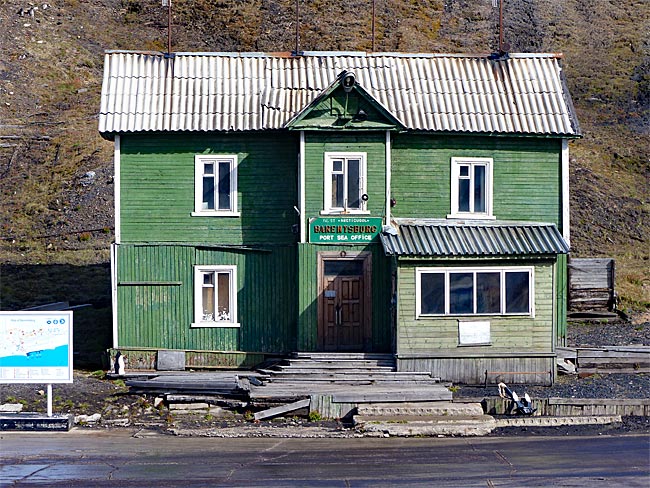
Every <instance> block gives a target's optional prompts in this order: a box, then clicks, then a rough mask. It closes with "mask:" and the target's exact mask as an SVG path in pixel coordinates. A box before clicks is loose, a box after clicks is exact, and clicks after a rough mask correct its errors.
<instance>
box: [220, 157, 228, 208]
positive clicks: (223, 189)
mask: <svg viewBox="0 0 650 488" xmlns="http://www.w3.org/2000/svg"><path fill="white" fill-rule="evenodd" d="M219 210H230V162H228V161H225V162H220V163H219Z"/></svg>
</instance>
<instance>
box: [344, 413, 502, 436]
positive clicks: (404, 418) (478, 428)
mask: <svg viewBox="0 0 650 488" xmlns="http://www.w3.org/2000/svg"><path fill="white" fill-rule="evenodd" d="M354 424H355V427H356V428H357V429H358V430H360V431H363V432H376V433H377V434H380V435H384V436H398V437H411V436H438V435H454V436H481V435H487V434H489V433H490V432H492V431H493V430H494V429H495V428H496V425H497V424H496V421H495V420H494V418H493V417H491V416H489V415H453V416H448V415H429V416H420V415H415V416H409V415H397V416H394V417H388V416H383V415H381V416H366V415H355V416H354Z"/></svg>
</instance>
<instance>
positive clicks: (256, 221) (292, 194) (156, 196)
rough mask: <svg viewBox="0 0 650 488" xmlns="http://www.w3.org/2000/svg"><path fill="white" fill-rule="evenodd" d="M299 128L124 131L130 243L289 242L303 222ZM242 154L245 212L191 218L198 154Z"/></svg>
mask: <svg viewBox="0 0 650 488" xmlns="http://www.w3.org/2000/svg"><path fill="white" fill-rule="evenodd" d="M297 141H298V135H297V134H294V133H286V132H284V133H282V134H276V133H256V134H255V135H254V136H251V134H245V133H234V134H212V133H178V134H174V133H167V134H125V135H123V136H122V137H121V162H120V180H121V181H120V183H121V184H120V196H121V198H120V206H121V209H120V210H121V211H120V217H121V240H122V242H123V243H143V242H189V243H219V244H241V243H242V242H246V243H247V244H249V245H252V244H288V243H291V242H295V235H294V234H293V233H292V229H291V226H292V225H293V224H297V223H298V217H297V214H296V212H295V210H294V208H293V207H294V205H296V202H297V199H298V197H297V166H298V143H297ZM196 154H236V155H237V156H238V160H239V167H238V174H237V187H238V188H237V191H238V205H237V206H238V210H239V211H240V212H241V217H192V216H191V215H190V214H191V213H192V211H193V210H194V156H195V155H196Z"/></svg>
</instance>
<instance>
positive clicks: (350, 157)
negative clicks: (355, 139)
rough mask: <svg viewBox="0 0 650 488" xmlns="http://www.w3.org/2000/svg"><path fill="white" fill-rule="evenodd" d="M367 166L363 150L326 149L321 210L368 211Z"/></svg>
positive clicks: (338, 211)
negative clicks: (339, 150) (360, 151)
mask: <svg viewBox="0 0 650 488" xmlns="http://www.w3.org/2000/svg"><path fill="white" fill-rule="evenodd" d="M366 169H367V156H366V153H352V152H326V153H325V155H324V182H323V189H324V190H323V211H322V212H321V214H323V215H332V214H333V215H338V214H368V213H369V212H367V211H366V200H367V198H368V196H367V193H366Z"/></svg>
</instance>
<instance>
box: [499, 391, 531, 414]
mask: <svg viewBox="0 0 650 488" xmlns="http://www.w3.org/2000/svg"><path fill="white" fill-rule="evenodd" d="M499 396H500V397H501V398H505V399H507V400H510V401H512V402H513V404H514V407H515V413H516V414H520V415H532V414H533V413H535V411H536V410H537V409H536V408H533V402H532V401H531V399H530V397H529V396H528V393H524V398H519V395H517V393H516V392H514V391H513V390H511V389H510V388H508V386H507V385H506V384H505V383H499Z"/></svg>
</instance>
